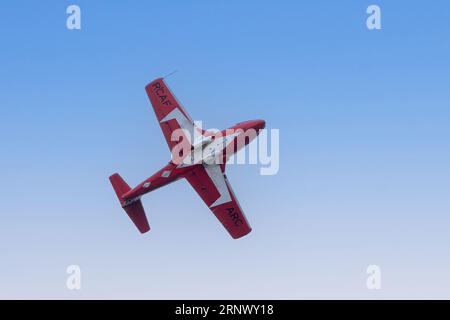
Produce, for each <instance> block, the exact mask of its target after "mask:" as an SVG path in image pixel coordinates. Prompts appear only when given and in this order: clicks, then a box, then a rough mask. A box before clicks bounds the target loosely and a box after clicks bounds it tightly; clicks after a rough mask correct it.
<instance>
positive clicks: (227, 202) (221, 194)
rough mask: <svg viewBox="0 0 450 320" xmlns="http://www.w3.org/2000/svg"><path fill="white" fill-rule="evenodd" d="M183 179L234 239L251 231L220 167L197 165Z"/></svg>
mask: <svg viewBox="0 0 450 320" xmlns="http://www.w3.org/2000/svg"><path fill="white" fill-rule="evenodd" d="M185 177H186V179H187V181H188V182H189V183H190V184H191V186H192V187H193V188H194V189H195V191H196V192H197V193H198V195H199V196H200V197H201V198H202V200H203V201H204V202H205V204H206V205H207V206H208V207H209V209H210V210H211V211H212V212H213V213H214V215H215V216H216V217H217V219H219V221H220V222H221V223H222V225H223V226H224V227H225V229H226V230H227V231H228V233H229V234H230V235H231V236H232V237H233V238H234V239H237V238H241V237H243V236H245V235H247V234H248V233H249V232H250V231H251V230H252V229H251V227H250V225H249V224H248V221H247V219H246V218H245V216H244V213H243V212H242V209H241V206H240V205H239V202H238V201H237V199H236V197H235V195H234V192H233V190H232V189H231V186H230V184H229V182H228V180H227V177H226V176H225V174H224V173H223V172H222V169H221V166H220V165H217V164H215V165H206V164H198V165H196V166H195V168H194V169H193V170H191V171H189V172H188V173H187V174H186V176H185Z"/></svg>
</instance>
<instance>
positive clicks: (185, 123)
mask: <svg viewBox="0 0 450 320" xmlns="http://www.w3.org/2000/svg"><path fill="white" fill-rule="evenodd" d="M145 90H146V92H147V94H148V97H149V98H150V102H151V104H152V106H153V109H154V111H155V115H156V118H157V120H158V122H159V124H160V126H161V130H162V132H163V135H164V138H165V139H166V142H167V145H168V146H169V149H170V152H171V155H172V159H171V161H170V162H169V163H168V164H167V165H166V166H164V167H163V168H162V169H161V170H159V171H158V172H156V173H155V174H153V175H152V176H151V177H150V178H148V179H146V180H144V181H143V182H141V183H140V184H139V185H137V186H136V187H135V188H133V189H132V188H130V186H129V185H128V184H127V183H126V182H125V181H124V180H123V179H122V177H121V176H120V175H119V174H118V173H115V174H113V175H111V176H110V177H109V179H110V181H111V184H112V186H113V188H114V191H115V192H116V195H117V197H118V198H119V201H120V204H121V206H122V208H123V209H124V210H125V212H126V213H127V214H128V216H129V217H130V219H131V220H132V221H133V223H134V224H135V225H136V227H137V228H138V229H139V231H140V232H141V233H145V232H147V231H149V230H150V225H149V223H148V220H147V217H146V215H145V211H144V208H143V206H142V202H141V196H142V195H144V194H146V193H149V192H151V191H153V190H155V189H158V188H160V187H163V186H165V185H167V184H169V183H172V182H174V181H177V180H179V179H183V178H184V179H186V180H187V181H188V182H189V184H190V185H191V186H192V187H193V188H194V190H195V191H196V192H197V193H198V195H199V196H200V197H201V199H202V200H203V201H204V202H205V204H206V205H207V206H208V208H209V209H210V210H211V211H212V212H213V213H214V215H215V216H216V217H217V219H219V221H220V222H221V223H222V225H223V226H224V227H225V229H226V230H227V231H228V232H229V234H230V235H231V236H232V237H233V238H234V239H237V238H241V237H243V236H245V235H247V234H248V233H249V232H250V231H251V230H252V229H251V227H250V225H249V223H248V221H247V219H246V218H245V216H244V213H243V212H242V209H241V207H240V205H239V203H238V201H237V199H236V196H235V195H234V193H233V190H232V188H231V186H230V183H229V182H228V179H227V176H226V175H225V168H226V162H227V160H228V159H229V158H230V156H232V155H233V154H234V153H236V152H237V151H239V150H240V149H242V148H243V147H245V145H247V144H248V143H250V142H251V141H252V140H253V139H254V138H256V136H257V135H258V134H259V132H260V130H262V129H264V127H265V122H264V121H263V120H251V121H245V122H240V123H238V124H236V125H235V126H233V127H231V128H228V129H226V130H223V131H220V132H216V131H205V130H203V129H201V128H199V127H197V126H196V125H195V123H194V121H192V119H191V117H190V116H189V115H188V114H187V112H186V111H185V110H184V108H183V107H182V106H181V104H180V103H179V102H178V100H177V99H176V98H175V96H174V95H173V93H172V92H171V91H170V89H169V87H168V86H167V84H166V83H165V82H164V79H163V78H158V79H156V80H154V81H152V82H151V83H149V84H148V85H147V86H146V87H145Z"/></svg>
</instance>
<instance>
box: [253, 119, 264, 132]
mask: <svg viewBox="0 0 450 320" xmlns="http://www.w3.org/2000/svg"><path fill="white" fill-rule="evenodd" d="M265 127H266V122H265V121H264V120H255V124H254V125H253V128H254V129H255V130H257V131H258V130H261V129H264V128H265Z"/></svg>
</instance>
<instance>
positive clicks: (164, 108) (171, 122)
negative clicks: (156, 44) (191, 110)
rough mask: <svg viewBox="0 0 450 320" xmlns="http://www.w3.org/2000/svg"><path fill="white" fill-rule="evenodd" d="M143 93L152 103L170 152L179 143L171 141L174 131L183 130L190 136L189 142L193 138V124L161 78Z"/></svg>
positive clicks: (150, 84) (151, 83) (148, 86)
mask: <svg viewBox="0 0 450 320" xmlns="http://www.w3.org/2000/svg"><path fill="white" fill-rule="evenodd" d="M145 91H146V92H147V95H148V97H149V99H150V102H151V103H152V106H153V110H154V111H155V115H156V119H157V120H158V122H159V125H160V126H161V130H162V132H163V134H164V138H165V139H166V142H167V144H168V146H169V149H170V151H171V152H172V150H173V148H174V146H175V145H176V144H177V143H178V142H179V141H172V133H173V132H174V131H175V130H176V129H180V128H181V129H184V130H186V131H187V132H189V134H190V136H189V137H186V138H187V139H188V141H189V142H191V141H190V139H191V137H193V136H194V122H193V121H192V119H191V117H190V116H189V115H188V114H187V112H186V110H184V108H183V107H182V106H181V104H180V103H179V101H178V100H177V98H176V97H175V95H174V94H173V93H172V92H171V91H170V89H169V87H168V86H167V84H166V83H165V82H164V79H163V78H158V79H156V80H154V81H152V82H150V83H149V84H148V85H147V86H146V87H145Z"/></svg>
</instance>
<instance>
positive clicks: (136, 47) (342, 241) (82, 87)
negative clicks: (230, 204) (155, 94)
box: [0, 0, 450, 299]
mask: <svg viewBox="0 0 450 320" xmlns="http://www.w3.org/2000/svg"><path fill="white" fill-rule="evenodd" d="M372 3H375V4H378V5H380V7H381V10H382V30H380V31H369V30H368V29H367V28H366V18H367V14H366V8H367V6H368V5H370V4H372ZM70 4H77V5H79V6H80V7H81V12H82V17H81V18H82V29H81V30H79V31H77V30H73V31H70V30H68V29H67V28H66V18H67V14H66V8H67V6H68V5H70ZM173 70H178V73H176V74H175V75H174V76H171V77H170V78H168V79H167V82H168V84H169V85H170V86H171V88H172V90H173V91H174V92H175V94H176V95H177V97H178V98H179V99H180V100H181V102H182V103H183V105H184V106H185V108H186V109H187V110H188V112H189V113H190V114H191V116H192V117H193V118H194V119H196V120H202V121H203V124H204V126H205V127H215V128H227V127H229V126H231V125H233V124H235V123H236V122H239V121H243V120H248V119H258V118H261V119H265V120H266V122H267V127H268V128H277V129H279V130H280V171H279V173H278V174H277V175H275V176H261V175H260V174H259V167H258V166H257V165H248V166H241V165H239V166H238V165H235V166H229V168H228V177H229V180H230V182H231V184H232V186H233V188H234V191H235V192H236V195H237V197H238V199H239V201H240V203H241V206H242V207H243V209H244V211H245V213H246V215H247V218H248V219H249V221H250V223H251V225H252V227H253V231H252V233H251V234H250V235H249V236H247V237H245V238H243V239H240V240H237V241H235V240H232V239H231V238H230V236H229V235H228V234H227V233H226V231H225V230H224V229H223V227H222V226H221V225H220V223H219V222H218V221H217V220H216V219H215V217H214V216H213V215H212V213H210V211H209V210H208V208H207V207H206V206H205V205H204V203H203V202H202V201H201V199H200V198H199V197H198V196H197V195H196V194H195V192H194V190H193V189H192V188H191V187H190V186H189V185H188V183H187V182H185V181H179V182H177V183H175V184H172V185H169V186H167V187H165V188H163V189H160V190H157V191H155V192H153V193H151V194H149V195H147V196H145V197H144V198H143V203H144V207H145V208H146V211H147V215H148V218H149V220H150V224H151V226H152V230H151V231H150V232H149V233H147V234H145V235H141V234H139V233H138V231H137V230H136V229H135V227H134V226H133V225H132V224H131V222H130V221H129V219H128V217H127V216H126V215H125V213H124V212H123V210H122V209H121V208H120V206H119V203H118V201H117V198H116V197H115V194H114V192H113V190H112V188H111V186H110V184H109V181H108V176H109V175H110V174H111V173H114V172H116V171H118V172H120V173H121V174H122V176H123V177H124V178H125V179H126V180H127V182H129V183H130V184H131V185H135V184H137V183H138V182H140V181H142V180H143V179H145V178H147V177H149V176H150V175H151V174H153V172H155V171H156V170H158V169H159V168H160V167H162V166H163V165H165V164H166V163H167V161H168V160H169V151H168V149H167V146H166V144H165V141H164V139H163V136H162V134H161V132H160V128H159V126H158V124H157V122H156V120H155V116H154V114H153V111H152V109H151V106H150V102H149V101H148V98H147V95H146V93H145V91H144V86H145V85H146V84H147V83H148V82H150V81H151V80H153V79H154V78H156V77H159V76H163V75H166V74H168V73H170V72H172V71H173ZM0 88H1V89H0V136H1V140H0V141H1V149H2V151H1V157H0V172H1V184H0V199H1V202H2V206H1V209H0V216H1V220H0V262H1V263H0V298H62V299H78V298H156V299H158V298H161V299H165V298H167V299H171V298H172V299H174V298H193V299H195V298H213V299H214V298H227V299H238V298H288V299H294V298H450V273H449V270H450V257H449V254H450V250H449V245H450V232H449V229H450V169H449V165H450V143H449V140H450V102H449V101H450V3H449V2H448V1H444V0H440V1H439V0H436V1H424V0H423V1H411V0H409V1H380V0H378V1H365V0H364V1H363V0H360V1H356V0H352V1H350V0H346V1H331V0H330V1H279V2H273V1H271V2H269V1H128V2H126V1H121V2H119V1H81V0H77V1H74V2H69V1H11V2H8V3H6V2H2V3H1V5H0ZM72 264H76V265H79V266H80V267H81V271H82V289H81V290H80V291H70V290H68V289H67V288H66V284H65V282H66V277H67V274H66V267H67V266H68V265H72ZM372 264H376V265H379V266H380V267H381V270H382V288H381V290H375V291H374V290H368V289H367V288H366V278H367V275H366V268H367V266H368V265H372Z"/></svg>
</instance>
